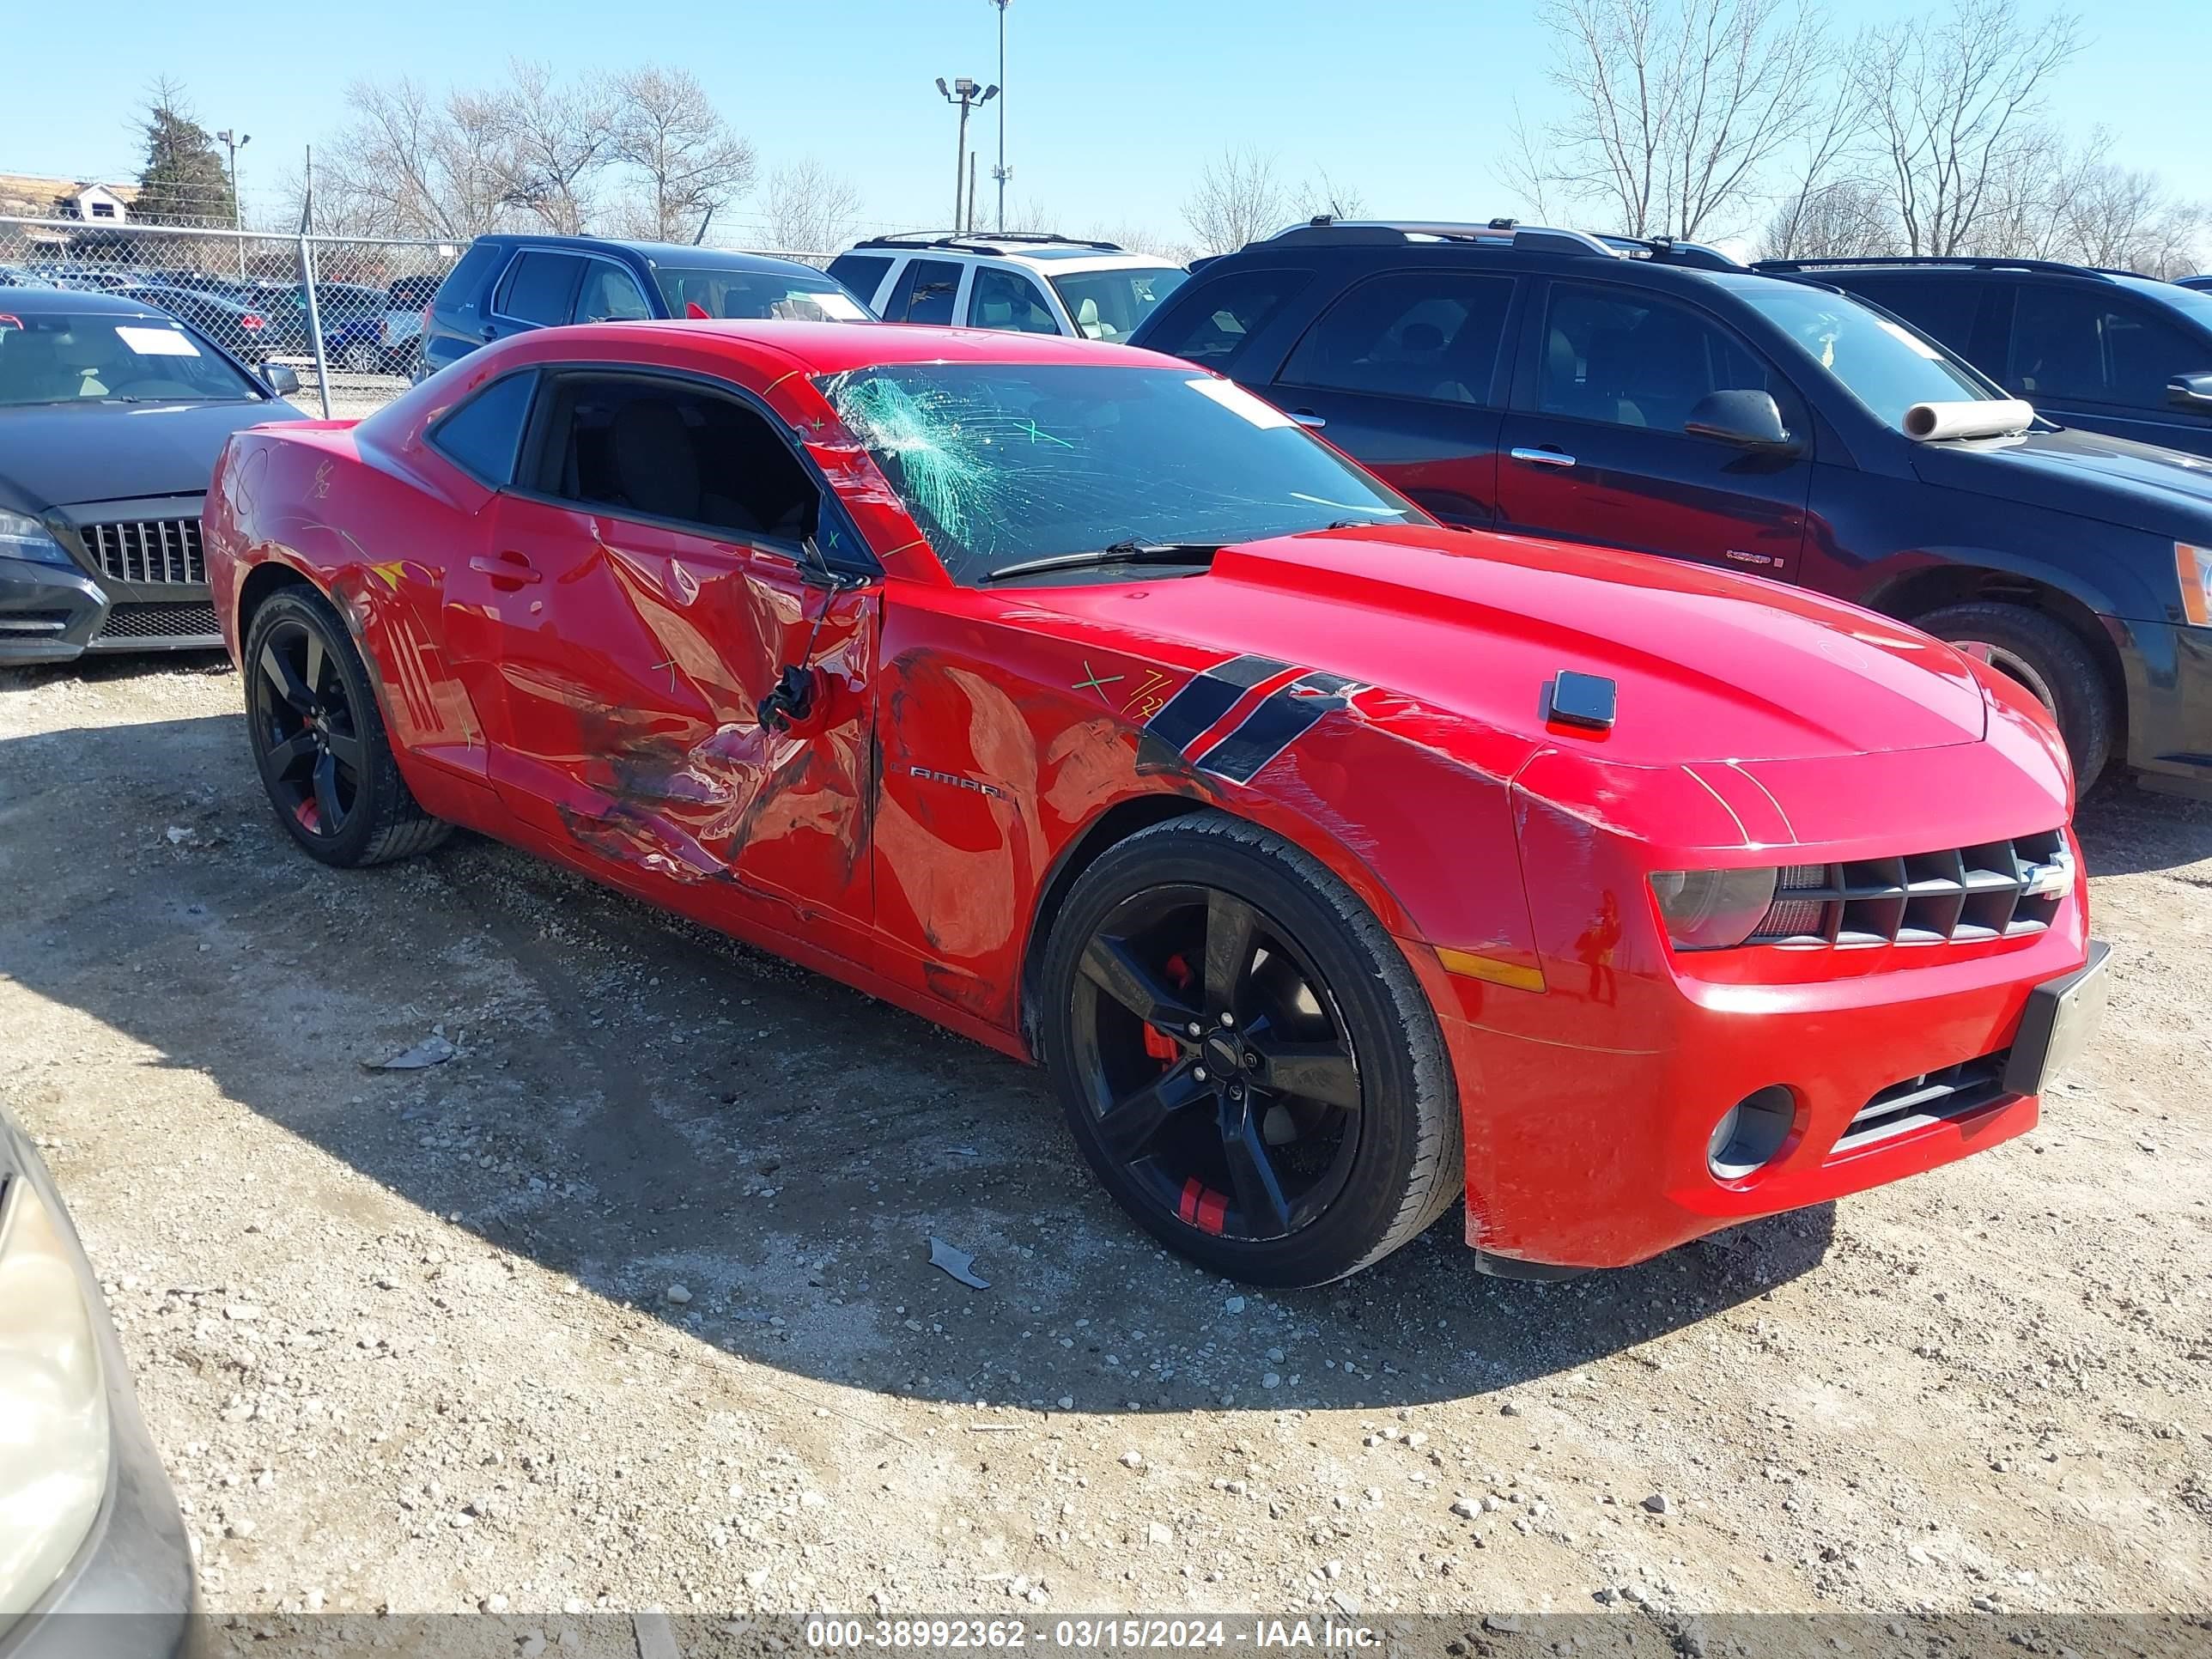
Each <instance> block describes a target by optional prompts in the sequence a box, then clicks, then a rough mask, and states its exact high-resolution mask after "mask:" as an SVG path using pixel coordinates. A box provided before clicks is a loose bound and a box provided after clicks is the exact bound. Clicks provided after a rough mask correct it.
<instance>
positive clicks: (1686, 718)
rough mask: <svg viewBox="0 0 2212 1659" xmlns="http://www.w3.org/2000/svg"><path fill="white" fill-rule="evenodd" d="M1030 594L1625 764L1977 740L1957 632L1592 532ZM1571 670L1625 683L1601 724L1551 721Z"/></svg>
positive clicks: (1238, 563)
mask: <svg viewBox="0 0 2212 1659" xmlns="http://www.w3.org/2000/svg"><path fill="white" fill-rule="evenodd" d="M1036 599H1037V600H1038V602H1039V603H1040V604H1041V605H1043V606H1046V607H1048V608H1050V609H1052V610H1054V611H1068V612H1073V613H1078V614H1080V615H1082V616H1085V617H1088V618H1090V619H1091V620H1092V621H1094V622H1096V623H1100V624H1103V625H1106V626H1109V627H1112V628H1115V629H1129V630H1132V631H1134V632H1137V633H1140V634H1150V635H1166V636H1170V637H1173V638H1178V639H1182V640H1186V641H1189V642H1190V643H1192V644H1193V645H1195V646H1199V647H1205V648H1208V649H1212V650H1216V651H1219V652H1221V653H1224V654H1225V655H1231V654H1239V653H1253V654H1257V655H1261V656H1266V657H1271V658H1276V659H1282V660H1284V661H1287V662H1291V663H1293V664H1296V665H1299V666H1302V667H1307V668H1316V669H1322V670H1325V671H1328V672H1331V673H1334V674H1339V675H1342V676H1345V677H1346V678H1350V679H1352V680H1354V681H1357V682H1358V683H1360V684H1368V685H1375V686H1380V687H1383V688H1386V689H1388V690H1391V691H1395V692H1397V693H1399V694H1401V695H1402V696H1407V697H1412V698H1417V699H1419V700H1420V701H1421V702H1425V703H1427V704H1429V705H1431V706H1432V707H1434V708H1440V709H1443V710H1446V711H1449V712H1452V713H1455V714H1460V715H1462V716H1463V717H1465V718H1467V719H1469V720H1475V721H1479V722H1480V723H1482V724H1483V725H1484V726H1487V727H1490V728H1491V729H1492V730H1494V731H1498V732H1512V733H1518V734H1522V735H1523V736H1525V737H1526V738H1528V740H1529V741H1530V743H1531V744H1532V745H1533V744H1536V743H1554V744H1558V743H1565V744H1569V745H1572V746H1582V745H1584V744H1587V745H1589V747H1591V748H1593V749H1595V750H1601V751H1602V752H1603V753H1604V754H1605V755H1607V756H1608V757H1611V758H1613V759H1614V760H1618V761H1623V762H1627V763H1639V764H1667V763H1675V762H1682V761H1696V760H1796V759H1809V758H1814V757H1832V756H1837V755H1846V754H1863V753H1868V752H1880V751H1894V750H1917V749H1932V748H1936V747H1940V746H1942V745H1944V744H1963V743H1972V742H1976V741H1978V740H1979V739H1980V738H1982V737H1983V735H1984V732H1985V731H1986V729H1987V724H1988V719H1989V709H1988V705H1987V703H1986V702H1985V701H1984V697H1983V694H1982V690H1981V688H1980V685H1979V684H1978V682H1977V681H1976V680H1975V678H1974V677H1973V674H1972V670H1971V669H1970V667H1969V666H1968V665H1967V663H1966V659H1964V658H1962V657H1961V656H1960V654H1959V653H1957V652H1955V651H1954V650H1953V649H1952V648H1951V647H1949V646H1948V645H1945V644H1943V643H1942V642H1941V641H1936V640H1933V639H1930V638H1929V637H1928V636H1927V635H1923V634H1920V633H1917V632H1916V631H1914V630H1913V629H1910V628H1905V627H1902V626H1900V625H1899V624H1898V623H1893V622H1891V621H1889V620H1887V618H1885V617H1878V616H1875V615H1874V614H1873V613H1872V612H1870V611H1861V610H1858V609H1857V608H1856V607H1854V606H1851V605H1842V604H1838V603H1837V602H1834V601H1832V600H1828V599H1820V598H1819V597H1817V596H1815V595H1812V594H1808V593H1805V592H1801V591H1799V590H1797V589H1794V588H1790V587H1784V586H1781V585H1779V584H1777V583H1770V582H1765V581H1762V580H1757V579H1753V578H1747V577H1741V576H1735V575H1732V574H1729V573H1727V572H1724V571H1718V570H1708V569H1705V568H1702V567H1699V566H1696V565H1684V564H1677V563H1673V562H1667V561H1663V560H1659V559H1653V558H1646V557H1643V556H1638V555H1634V554H1625V553H1611V552H1607V551H1605V550H1600V549H1591V548H1583V547H1574V546H1570V545H1566V544H1560V543H1555V542H1547V541H1538V540H1534V539H1530V538H1521V537H1507V536H1497V535H1491V534H1486V533H1482V532H1474V533H1468V532H1454V531H1447V530H1441V529H1430V528H1426V527H1413V526H1406V527H1400V526H1392V527H1389V528H1387V529H1385V528H1379V527H1378V528H1373V529H1357V530H1344V531H1333V532H1322V533H1317V534H1313V535H1305V536H1297V537H1289V538H1279V539H1274V540H1268V541H1261V542H1253V543H1247V544H1243V545H1241V546H1237V547H1232V548H1229V549H1225V550H1223V551H1222V552H1221V553H1220V554H1219V555H1218V556H1217V557H1216V559H1215V561H1214V563H1213V567H1212V570H1211V571H1210V572H1208V573H1207V574H1204V575H1200V576H1193V577H1188V578H1182V579H1176V578H1165V579H1161V580H1146V581H1143V582H1141V583H1121V582H1116V583H1114V584H1112V585H1110V586H1097V587H1072V588H1059V589H1053V590H1049V591H1044V590H1040V591H1039V592H1037V593H1036ZM1562 669H1571V670H1574V671H1579V672H1582V673H1587V674H1598V675H1603V676H1605V677H1607V678H1610V679H1612V680H1613V681H1614V682H1615V684H1616V685H1617V687H1618V709H1617V715H1616V719H1615V721H1614V724H1613V728H1612V730H1611V731H1610V732H1602V733H1600V732H1578V731H1577V729H1576V728H1573V727H1571V726H1560V725H1557V724H1547V722H1546V720H1545V719H1544V710H1543V698H1544V688H1545V685H1546V684H1547V682H1548V681H1550V680H1551V679H1552V678H1553V677H1554V676H1555V675H1557V674H1558V673H1559V671H1561V670H1562Z"/></svg>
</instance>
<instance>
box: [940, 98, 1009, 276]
mask: <svg viewBox="0 0 2212 1659" xmlns="http://www.w3.org/2000/svg"><path fill="white" fill-rule="evenodd" d="M937 89H938V91H939V92H940V93H942V94H945V102H946V103H948V104H957V105H958V106H960V144H959V148H958V149H956V150H954V151H953V153H952V234H954V235H956V236H957V235H958V234H960V225H961V205H962V198H963V196H964V195H965V194H966V193H967V191H968V179H967V173H968V112H969V110H971V109H974V108H975V107H976V106H979V105H982V104H987V103H989V102H990V101H991V100H993V99H994V98H996V97H997V96H998V95H999V89H998V88H996V87H979V86H977V85H976V84H975V82H973V81H971V80H970V79H969V78H968V76H964V75H963V76H959V77H958V78H957V80H955V81H954V82H953V83H952V84H951V86H949V87H948V86H946V85H945V77H944V76H941V75H940V76H938V77H937ZM968 205H969V206H970V207H972V206H973V205H974V204H973V203H969V204H968Z"/></svg>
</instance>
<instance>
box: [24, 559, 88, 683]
mask: <svg viewBox="0 0 2212 1659" xmlns="http://www.w3.org/2000/svg"><path fill="white" fill-rule="evenodd" d="M106 620H107V596H106V594H104V593H102V592H100V587H99V585H98V584H97V583H95V582H94V580H92V578H91V577H89V576H88V575H86V574H84V572H83V571H82V570H80V569H78V568H76V566H75V565H63V564H42V563H38V562H33V561H32V560H29V559H0V666H6V665H12V664H16V663H34V662H74V661H75V660H76V659H77V658H79V657H81V656H82V655H83V654H84V648H85V646H86V644H87V643H88V641H90V640H91V639H92V637H93V636H94V635H95V634H97V633H98V632H99V631H100V624H101V623H104V622H105V621H106Z"/></svg>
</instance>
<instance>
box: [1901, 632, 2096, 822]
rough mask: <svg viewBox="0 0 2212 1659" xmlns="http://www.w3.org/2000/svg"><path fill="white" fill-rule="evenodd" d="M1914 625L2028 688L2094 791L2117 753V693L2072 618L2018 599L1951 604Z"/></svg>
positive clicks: (2082, 785)
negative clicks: (2052, 614) (2031, 606)
mask: <svg viewBox="0 0 2212 1659" xmlns="http://www.w3.org/2000/svg"><path fill="white" fill-rule="evenodd" d="M1913 623H1914V625H1915V626H1916V627H1917V628H1920V629H1924V630H1925V631H1927V632H1928V633H1930V634H1933V635H1935V636H1936V638H1937V639H1939V640H1945V641H1949V642H1950V643H1951V644H1953V645H1954V646H1956V647H1958V648H1959V649H1960V650H1961V651H1963V652H1965V653H1966V654H1967V655H1968V656H1970V657H1978V658H1980V659H1981V660H1982V661H1984V662H1985V663H1987V664H1989V665H1990V667H1992V668H1994V669H1996V671H1998V672H1999V673H2001V674H2004V675H2006V676H2008V677H2009V678H2012V679H2015V680H2017V681H2019V682H2020V684H2022V685H2024V686H2026V687H2027V690H2028V691H2029V692H2030V693H2031V694H2032V695H2033V696H2034V698H2035V700H2036V701H2037V702H2040V703H2041V704H2042V705H2043V706H2044V707H2045V708H2048V709H2049V710H2050V711H2051V714H2052V716H2053V717H2054V718H2055V719H2056V720H2057V722H2058V730H2059V732H2060V734H2061V735H2062V736H2063V737H2064V738H2065V739H2066V752H2067V753H2068V754H2069V755H2070V756H2072V757H2073V759H2074V777H2075V787H2076V788H2078V789H2080V790H2081V791H2084V792H2086V791H2087V789H2088V787H2089V786H2090V785H2091V784H2093V783H2094V782H2095V781H2097V775H2098V774H2099V773H2100V772H2102V771H2103V770H2104V769H2105V763H2106V761H2107V760H2109V759H2110V758H2111V757H2112V737H2113V732H2112V725H2113V720H2112V692H2111V690H2109V689H2108V688H2107V687H2106V684H2105V676H2104V674H2103V672H2102V671H2100V669H2099V668H2098V666H2097V662H2096V659H2095V658H2093V657H2092V656H2091V655H2090V654H2089V651H2088V647H2086V646H2085V645H2083V644H2082V643H2081V639H2080V637H2079V636H2078V635H2076V634H2075V632H2074V630H2073V629H2070V628H2069V627H2067V626H2066V624H2065V623H2062V622H2059V621H2057V620H2056V619H2055V618H2053V617H2046V616H2045V615H2044V614H2043V613H2042V612H2041V611H2030V610H2027V608H2026V607H2024V606H2021V605H1992V604H1968V605H1946V606H1944V607H1943V608H1942V610H1940V611H1929V613H1928V614H1927V615H1926V616H1924V617H1914V618H1913Z"/></svg>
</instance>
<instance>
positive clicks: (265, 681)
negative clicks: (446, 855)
mask: <svg viewBox="0 0 2212 1659" xmlns="http://www.w3.org/2000/svg"><path fill="white" fill-rule="evenodd" d="M245 659H246V735H247V739H248V741H249V742H250V743H251V744H252V750H253V760H254V764H255V766H256V767H257V768H258V770H259V771H260V774H261V783H262V787H263V788H264V789H265V790H266V791H267V792H268V794H269V804H270V805H271V806H273V807H274V808H276V817H277V818H278V820H279V821H280V822H282V823H283V825H284V828H285V829H287V830H288V831H289V833H290V835H291V836H292V839H293V840H294V841H295V842H299V844H300V845H301V847H302V848H306V849H307V852H308V853H309V854H313V856H314V857H316V858H319V859H320V860H322V861H323V862H324V863H325V864H335V865H340V866H349V867H353V866H362V865H369V864H382V863H384V862H386V860H391V859H396V858H404V857H405V856H407V855H408V854H410V853H419V852H422V851H423V850H424V849H425V848H431V847H435V846H436V845H437V844H438V843H439V842H441V841H443V840H444V839H445V838H446V835H447V830H448V829H449V827H450V826H448V825H447V824H446V823H442V822H441V821H440V820H438V819H436V818H434V817H431V816H430V815H429V814H428V813H427V812H425V811H423V810H422V808H421V807H420V806H418V805H416V804H415V797H414V796H413V795H412V794H410V793H409V792H408V788H407V782H406V780H405V779H404V778H402V777H401V776H400V775H399V767H398V763H397V762H395V761H394V760H393V759H392V746H391V744H390V743H389V742H388V741H387V740H386V737H385V732H384V719H383V716H382V714H380V712H379V711H378V709H377V706H376V696H375V693H374V690H373V689H372V688H371V686H370V684H369V680H368V669H367V667H366V666H365V665H363V664H362V659H361V653H359V652H358V651H356V650H355V648H354V644H353V640H352V637H351V635H349V634H348V633H347V632H346V628H345V624H344V623H343V622H342V621H340V620H339V618H338V614H337V611H335V610H333V609H332V608H331V604H330V601H329V600H327V599H324V598H323V597H322V595H320V594H319V593H316V592H313V591H312V590H310V589H307V588H305V587H293V588H287V589H285V590H284V591H283V592H279V593H276V594H272V595H271V596H270V598H269V599H267V600H266V601H264V603H263V605H261V608H260V609H259V610H258V611H255V612H254V613H253V625H252V628H251V629H249V630H248V631H247V634H246V650H245Z"/></svg>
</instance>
